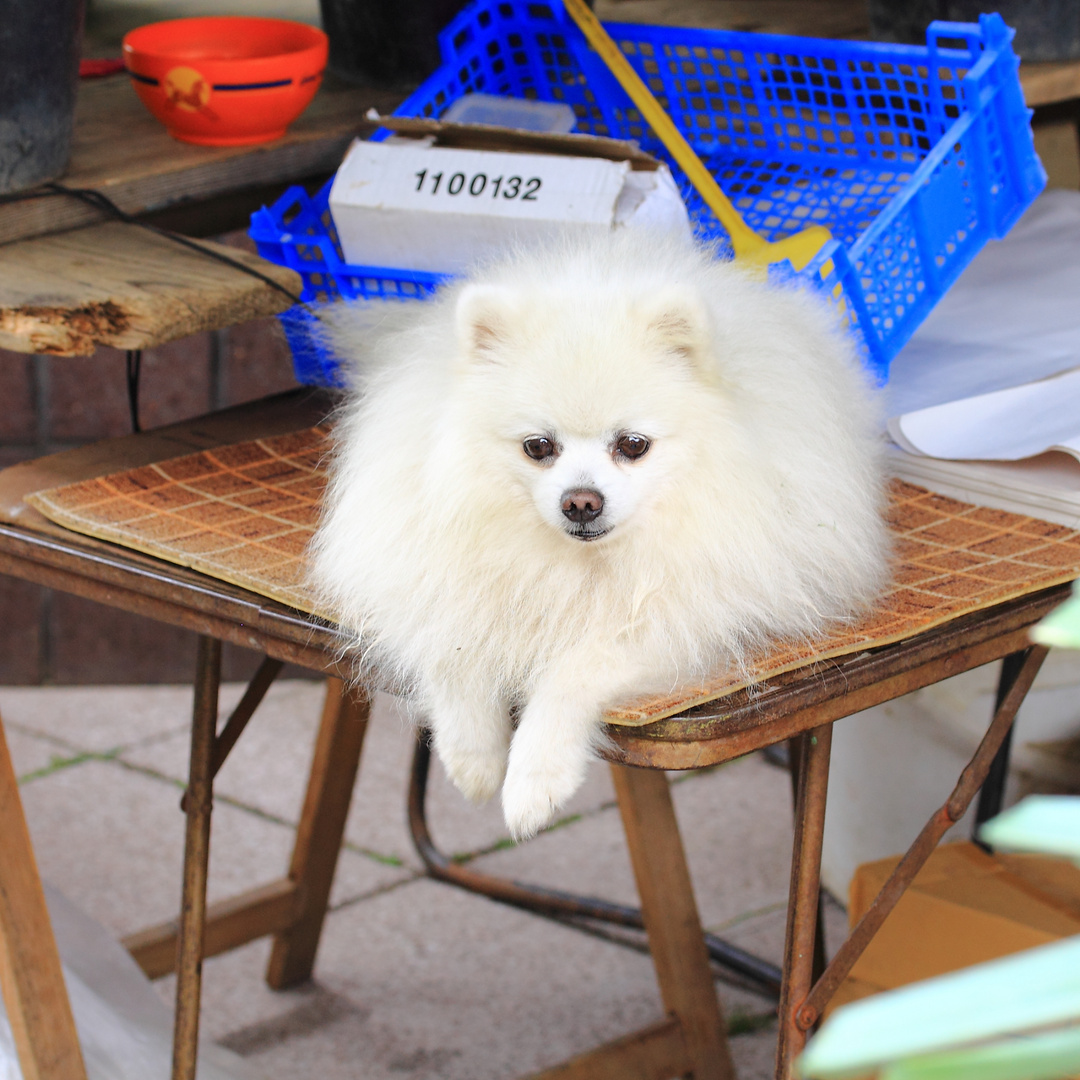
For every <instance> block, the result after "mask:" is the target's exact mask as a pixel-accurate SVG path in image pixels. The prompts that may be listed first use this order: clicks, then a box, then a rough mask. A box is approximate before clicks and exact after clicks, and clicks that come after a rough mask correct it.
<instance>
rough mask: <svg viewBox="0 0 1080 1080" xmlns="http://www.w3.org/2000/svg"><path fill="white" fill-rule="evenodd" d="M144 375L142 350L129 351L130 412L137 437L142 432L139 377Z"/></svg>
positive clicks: (132, 428)
mask: <svg viewBox="0 0 1080 1080" xmlns="http://www.w3.org/2000/svg"><path fill="white" fill-rule="evenodd" d="M141 374H142V349H128V351H127V392H128V410H129V411H130V413H131V430H132V431H134V432H135V434H136V435H138V433H139V432H140V431H142V425H141V424H140V423H139V376H140V375H141Z"/></svg>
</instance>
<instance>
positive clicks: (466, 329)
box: [455, 285, 517, 363]
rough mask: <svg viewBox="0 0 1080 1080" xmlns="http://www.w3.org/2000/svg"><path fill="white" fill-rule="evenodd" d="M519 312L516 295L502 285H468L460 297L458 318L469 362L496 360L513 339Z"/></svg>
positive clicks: (461, 342) (462, 346)
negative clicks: (512, 329)
mask: <svg viewBox="0 0 1080 1080" xmlns="http://www.w3.org/2000/svg"><path fill="white" fill-rule="evenodd" d="M516 315H517V297H516V295H515V294H514V293H513V292H512V291H511V290H510V289H506V288H504V287H502V286H500V285H466V286H465V288H464V289H462V291H461V295H460V296H459V297H458V301H457V309H456V311H455V318H456V322H457V335H458V346H459V348H460V350H461V356H462V357H463V358H464V359H465V361H466V362H473V361H479V362H481V363H493V362H495V363H497V362H498V360H499V354H500V352H501V350H502V347H503V346H505V345H506V344H507V342H508V341H509V340H510V334H511V327H512V326H513V324H514V320H515V316H516Z"/></svg>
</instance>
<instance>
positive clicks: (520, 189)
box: [330, 102, 692, 274]
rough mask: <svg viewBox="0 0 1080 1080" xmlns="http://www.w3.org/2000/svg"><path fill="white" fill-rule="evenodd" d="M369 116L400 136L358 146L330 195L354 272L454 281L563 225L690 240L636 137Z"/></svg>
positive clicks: (659, 167)
mask: <svg viewBox="0 0 1080 1080" xmlns="http://www.w3.org/2000/svg"><path fill="white" fill-rule="evenodd" d="M517 104H519V105H523V104H528V103H523V102H520V103H517ZM369 119H372V120H375V121H378V122H379V123H380V124H381V125H382V126H384V127H386V128H389V129H391V130H393V131H394V132H395V134H394V135H392V136H391V137H390V138H388V139H387V140H385V141H384V142H370V141H364V140H359V139H358V140H357V141H356V142H354V143H353V145H352V146H351V147H350V149H349V152H348V154H347V155H346V157H345V160H344V161H343V162H342V164H341V167H340V168H339V169H338V173H337V177H336V178H335V180H334V184H333V187H332V189H331V192H330V212H331V215H332V216H333V219H334V225H335V228H336V229H337V233H338V239H339V241H340V243H341V249H342V253H343V255H344V257H345V259H346V261H347V262H348V263H350V264H352V265H355V266H367V267H389V268H398V269H406V270H421V271H428V272H434V273H446V274H455V273H461V272H463V271H464V270H466V269H467V268H468V267H469V266H471V265H472V264H474V263H476V262H477V261H482V260H483V259H485V258H487V257H490V256H491V255H494V254H497V253H499V252H500V251H502V250H504V249H506V248H507V247H508V246H510V245H512V244H513V243H515V242H520V241H525V242H529V241H534V240H541V239H545V238H547V237H551V236H555V235H557V234H559V233H560V232H562V231H564V230H566V229H567V228H573V229H574V231H575V233H580V232H581V230H587V231H588V230H594V231H596V232H598V233H600V232H609V231H610V230H612V229H615V228H622V227H635V228H637V227H646V228H652V229H663V230H672V231H676V232H679V233H682V234H684V235H686V236H687V237H689V236H691V235H692V230H691V226H690V221H689V217H688V215H687V212H686V207H685V206H684V204H683V201H682V198H681V196H680V195H679V190H678V188H677V186H676V184H675V181H674V180H673V178H672V176H671V173H670V171H669V170H668V168H667V166H666V165H664V164H662V163H661V162H659V161H657V159H656V158H654V157H652V156H651V155H649V154H646V153H644V152H643V151H642V150H641V149H640V148H639V147H637V146H636V145H635V144H634V143H632V142H624V141H622V140H618V139H606V138H600V137H597V136H592V135H573V134H565V133H561V132H534V131H526V130H523V129H520V128H509V127H499V126H495V125H491V124H464V123H454V122H449V123H447V122H441V121H435V120H424V119H416V118H408V117H379V116H378V115H377V114H376V115H375V116H370V115H369Z"/></svg>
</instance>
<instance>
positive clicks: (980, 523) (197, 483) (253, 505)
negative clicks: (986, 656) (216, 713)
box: [27, 426, 1080, 726]
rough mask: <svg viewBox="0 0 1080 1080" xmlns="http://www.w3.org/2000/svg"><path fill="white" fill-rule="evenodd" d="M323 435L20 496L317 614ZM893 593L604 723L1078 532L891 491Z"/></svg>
mask: <svg viewBox="0 0 1080 1080" xmlns="http://www.w3.org/2000/svg"><path fill="white" fill-rule="evenodd" d="M329 449H330V443H329V428H328V427H325V426H321V427H315V428H311V429H309V430H306V431H300V432H296V433H294V434H290V435H280V436H275V437H273V438H266V439H258V440H254V441H251V442H245V443H239V444H237V445H234V446H226V447H221V448H218V449H214V450H204V451H202V452H200V453H197V454H190V455H188V456H186V457H180V458H174V459H173V460H171V461H164V462H161V463H159V464H156V465H147V466H144V467H143V468H138V469H131V470H128V471H126V472H121V473H114V474H113V475H110V476H102V477H99V478H98V479H95V480H86V481H82V482H80V483H76V484H68V485H65V486H63V487H57V488H52V489H50V490H48V491H41V492H37V493H35V494H33V495H30V496H28V497H27V501H29V502H30V503H32V504H33V505H34V506H35V507H36V508H37V509H38V510H40V511H41V513H42V514H44V515H45V516H46V517H47V518H49V519H50V520H52V521H55V522H56V523H57V524H60V525H63V526H65V527H67V528H69V529H72V530H74V531H75V532H79V533H84V534H86V535H89V536H94V537H97V538H98V539H101V540H109V541H112V542H114V543H117V544H121V545H123V546H124V547H129V548H134V549H135V550H137V551H142V552H145V553H146V554H149V555H155V556H157V557H159V558H162V559H166V560H168V561H169V562H172V563H178V564H180V565H181V566H189V567H192V568H193V569H195V570H199V571H202V572H203V573H205V574H209V575H210V576H211V577H215V578H220V579H222V580H224V581H229V582H231V583H232V584H234V585H239V586H241V587H242V588H245V589H249V590H251V591H252V592H255V593H258V594H259V595H261V596H266V597H270V598H272V599H274V600H279V601H281V602H282V603H284V604H288V605H289V606H290V607H294V608H299V609H300V610H302V611H307V612H310V613H313V614H318V612H316V611H315V608H314V605H313V604H312V600H311V596H310V594H309V592H308V590H307V588H306V587H305V584H304V573H305V550H306V547H307V544H308V541H309V540H310V539H311V536H312V534H313V532H314V530H315V525H316V522H317V520H318V512H319V502H320V499H321V497H322V494H323V491H324V489H325V485H326V474H325V466H326V462H327V456H328V452H329ZM890 500H891V505H890V508H889V520H890V525H891V528H892V530H893V533H894V536H895V538H896V549H895V550H896V566H895V571H894V576H893V584H892V587H891V589H890V591H889V592H888V593H887V594H886V595H885V596H884V597H883V598H882V600H881V602H880V603H879V604H878V606H877V607H876V608H875V610H874V611H873V612H872V613H871V614H870V615H868V616H867V617H865V618H863V619H861V620H860V621H859V622H857V623H856V624H854V625H852V626H850V627H845V628H842V629H840V630H838V631H836V632H835V633H833V634H830V635H829V636H828V637H826V638H825V639H823V640H820V641H818V642H816V643H814V644H813V645H810V646H806V645H799V646H793V647H780V648H778V649H776V650H774V651H773V652H771V653H770V654H769V655H768V656H766V657H763V658H762V660H761V662H760V663H759V664H758V665H756V667H755V668H754V669H753V671H752V672H751V673H750V678H749V679H747V678H741V679H734V678H732V677H731V676H730V675H721V676H718V677H717V678H716V679H715V680H713V681H710V682H708V683H706V684H704V685H702V686H700V687H691V688H687V689H684V690H683V691H682V692H680V693H679V694H678V696H673V697H657V698H650V699H648V700H647V701H641V702H635V703H634V704H633V706H630V707H627V708H622V709H618V710H615V711H613V712H612V713H610V714H609V718H610V719H611V720H612V721H613V722H615V723H619V724H624V725H630V726H636V725H640V724H645V723H650V722H652V721H653V720H659V719H662V718H663V717H665V716H670V715H672V714H673V713H675V712H678V711H680V710H682V709H684V708H687V707H689V706H690V705H693V704H698V703H702V702H705V701H710V700H713V699H715V698H718V697H722V696H723V695H725V694H727V693H731V692H732V691H734V690H737V689H739V688H741V687H743V686H745V685H747V683H748V682H756V681H759V680H761V679H765V678H768V677H770V676H773V675H778V674H781V673H782V672H785V671H791V670H793V669H794V668H797V667H801V666H803V665H805V664H808V663H810V662H812V661H816V660H826V659H829V658H832V657H837V656H844V655H848V654H850V653H855V652H862V651H863V650H865V649H869V648H873V647H875V646H878V645H887V644H889V643H891V642H895V641H901V640H904V639H906V638H910V637H914V636H915V635H916V634H918V633H920V632H922V631H924V630H929V629H930V628H931V627H934V626H939V625H941V624H942V623H946V622H948V621H949V620H950V619H954V618H956V617H957V616H960V615H966V614H969V613H971V612H974V611H979V610H981V609H982V608H987V607H992V606H994V605H995V604H1000V603H1002V602H1003V601H1005V600H1010V599H1013V598H1014V597H1017V596H1023V595H1025V594H1026V593H1031V592H1037V591H1038V590H1040V589H1045V588H1049V587H1050V586H1051V585H1057V584H1060V583H1062V582H1066V581H1071V580H1073V579H1074V578H1076V577H1078V576H1080V532H1076V531H1074V530H1072V529H1067V528H1065V527H1064V526H1061V525H1053V524H1050V523H1049V522H1046V521H1040V520H1038V519H1035V518H1029V517H1023V516H1021V515H1019V514H1011V513H1008V512H1006V511H1003V510H989V509H985V508H982V507H976V506H971V505H969V504H968V503H962V502H959V501H957V500H955V499H950V498H946V497H945V496H943V495H936V494H934V493H933V492H930V491H927V490H925V489H924V488H920V487H916V486H915V485H913V484H908V483H905V482H904V481H901V480H894V481H893V483H892V487H891V489H890Z"/></svg>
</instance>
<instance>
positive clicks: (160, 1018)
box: [0, 885, 257, 1080]
mask: <svg viewBox="0 0 1080 1080" xmlns="http://www.w3.org/2000/svg"><path fill="white" fill-rule="evenodd" d="M45 894H46V900H47V901H48V906H49V915H50V917H51V919H52V923H53V930H54V932H55V934H56V940H57V945H58V947H59V950H60V958H61V961H62V963H63V968H64V981H65V983H66V984H67V989H68V995H69V996H70V998H71V1008H72V1012H73V1013H74V1015H75V1026H76V1028H77V1030H78V1033H79V1042H80V1044H81V1046H82V1051H83V1058H84V1060H85V1062H86V1072H87V1077H88V1080H168V1077H169V1075H170V1072H171V1061H172V1016H171V1014H170V1012H169V1009H168V1008H167V1007H166V1006H165V1004H164V1002H162V1000H161V998H159V997H158V995H157V993H156V991H155V990H154V988H153V987H152V986H151V985H150V981H149V980H148V979H147V978H146V976H145V975H144V974H143V973H142V971H141V969H140V968H139V966H138V965H137V964H136V963H135V961H134V960H132V959H131V957H130V956H129V955H128V953H127V950H126V949H124V947H123V946H122V945H120V943H119V942H117V941H115V940H114V939H113V938H112V936H111V935H110V934H109V932H108V931H107V930H106V929H105V928H104V927H103V926H102V925H101V924H100V923H98V922H96V921H95V920H94V919H92V918H91V917H90V916H89V915H87V914H86V913H85V912H83V911H80V910H79V909H78V908H77V907H76V906H75V905H74V904H73V903H72V902H71V901H70V900H68V899H67V898H66V897H65V896H63V895H62V894H61V893H59V892H58V891H57V890H56V889H53V888H51V887H50V886H48V885H46V886H45ZM0 1080H23V1076H22V1071H21V1070H20V1068H19V1062H18V1058H17V1056H16V1053H15V1043H14V1039H13V1038H12V1033H11V1025H10V1023H9V1022H8V1018H7V1013H6V1012H5V1011H4V1009H3V1004H2V1002H0ZM199 1080H257V1074H256V1073H255V1072H253V1071H252V1069H251V1068H250V1067H249V1066H248V1064H247V1063H246V1062H245V1061H244V1060H243V1059H242V1058H240V1057H238V1056H237V1055H236V1054H234V1053H232V1052H230V1051H228V1050H225V1049H224V1048H222V1047H220V1046H215V1045H214V1044H212V1043H209V1042H204V1043H203V1044H202V1045H201V1046H200V1048H199Z"/></svg>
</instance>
